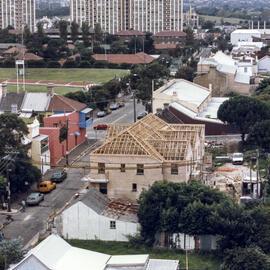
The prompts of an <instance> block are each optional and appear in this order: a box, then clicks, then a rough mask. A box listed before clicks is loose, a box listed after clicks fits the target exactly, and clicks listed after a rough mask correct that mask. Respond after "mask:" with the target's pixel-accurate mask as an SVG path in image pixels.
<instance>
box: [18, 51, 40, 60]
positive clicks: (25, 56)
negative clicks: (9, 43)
mask: <svg viewBox="0 0 270 270" xmlns="http://www.w3.org/2000/svg"><path fill="white" fill-rule="evenodd" d="M16 59H24V60H25V61H40V60H43V58H42V57H40V56H38V55H36V54H34V53H23V52H20V53H19V54H18V55H17V56H16Z"/></svg>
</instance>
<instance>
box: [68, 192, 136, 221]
mask: <svg viewBox="0 0 270 270" xmlns="http://www.w3.org/2000/svg"><path fill="white" fill-rule="evenodd" d="M79 201H80V202H82V203H83V204H85V205H86V206H88V207H89V208H91V209H92V210H94V211H95V212H96V213H97V214H99V215H102V216H106V217H109V218H112V219H115V220H122V221H128V222H135V223H137V222H138V217H137V212H138V205H136V204H134V203H131V202H129V201H127V200H125V201H123V200H118V199H115V200H114V199H108V197H107V196H106V195H104V194H102V193H100V192H99V191H98V190H96V189H90V190H88V191H87V193H85V194H83V195H81V196H79V198H78V199H77V200H75V201H74V203H73V205H74V204H76V203H77V202H79Z"/></svg>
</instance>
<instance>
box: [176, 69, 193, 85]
mask: <svg viewBox="0 0 270 270" xmlns="http://www.w3.org/2000/svg"><path fill="white" fill-rule="evenodd" d="M194 77H195V70H194V69H193V68H192V67H190V66H182V67H181V68H180V69H179V70H178V71H177V72H176V74H175V78H180V79H185V80H188V81H190V82H193V79H194Z"/></svg>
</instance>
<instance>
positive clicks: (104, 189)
mask: <svg viewBox="0 0 270 270" xmlns="http://www.w3.org/2000/svg"><path fill="white" fill-rule="evenodd" d="M99 192H100V193H102V194H107V193H108V186H107V184H106V183H100V184H99Z"/></svg>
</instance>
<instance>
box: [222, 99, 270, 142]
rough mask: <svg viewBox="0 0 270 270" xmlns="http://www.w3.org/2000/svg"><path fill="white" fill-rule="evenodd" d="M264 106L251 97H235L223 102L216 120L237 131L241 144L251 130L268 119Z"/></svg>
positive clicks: (267, 111)
mask: <svg viewBox="0 0 270 270" xmlns="http://www.w3.org/2000/svg"><path fill="white" fill-rule="evenodd" d="M269 117H270V113H269V108H268V107H267V105H266V104H264V103H263V102H261V101H258V100H256V99H254V98H251V97H245V96H237V97H232V98H230V99H229V100H227V101H225V102H224V103H223V104H222V105H221V106H220V108H219V110H218V118H219V119H220V120H221V121H223V122H224V123H227V124H231V125H233V126H234V127H235V128H237V129H239V131H240V133H241V138H242V142H244V141H245V135H246V134H248V133H249V132H250V130H251V128H252V127H253V126H254V125H255V124H256V123H257V122H260V121H262V120H266V119H269Z"/></svg>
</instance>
